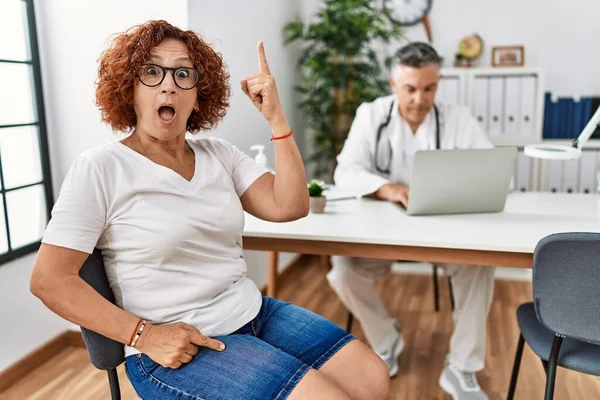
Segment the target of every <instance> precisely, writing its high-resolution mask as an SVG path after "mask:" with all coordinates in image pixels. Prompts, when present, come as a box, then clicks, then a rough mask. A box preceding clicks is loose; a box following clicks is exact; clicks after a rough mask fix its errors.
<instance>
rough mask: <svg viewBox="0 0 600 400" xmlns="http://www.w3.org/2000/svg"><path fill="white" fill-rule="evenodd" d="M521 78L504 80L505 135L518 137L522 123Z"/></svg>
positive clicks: (514, 77) (510, 77)
mask: <svg viewBox="0 0 600 400" xmlns="http://www.w3.org/2000/svg"><path fill="white" fill-rule="evenodd" d="M521 96H522V95H521V78H520V77H518V76H507V77H506V78H504V110H503V111H504V112H503V115H504V134H505V135H511V136H514V135H518V134H519V132H520V122H521Z"/></svg>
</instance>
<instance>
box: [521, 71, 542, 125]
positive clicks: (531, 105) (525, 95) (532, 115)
mask: <svg viewBox="0 0 600 400" xmlns="http://www.w3.org/2000/svg"><path fill="white" fill-rule="evenodd" d="M537 90H538V88H537V77H535V76H524V77H522V78H521V121H520V127H519V133H520V135H521V136H533V135H534V134H535V132H534V129H535V126H536V125H537V124H536V123H535V122H536V121H535V119H536V115H537V113H536V108H537V105H536V101H537Z"/></svg>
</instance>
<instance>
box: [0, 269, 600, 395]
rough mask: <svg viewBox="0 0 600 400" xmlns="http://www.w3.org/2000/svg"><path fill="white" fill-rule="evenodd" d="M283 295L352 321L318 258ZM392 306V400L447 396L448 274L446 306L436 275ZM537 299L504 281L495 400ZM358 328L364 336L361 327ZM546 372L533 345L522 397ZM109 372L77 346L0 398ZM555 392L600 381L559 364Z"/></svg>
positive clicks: (591, 388)
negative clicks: (396, 326)
mask: <svg viewBox="0 0 600 400" xmlns="http://www.w3.org/2000/svg"><path fill="white" fill-rule="evenodd" d="M286 282H287V283H286V284H284V285H283V287H282V288H281V291H280V295H279V298H281V299H283V300H287V301H291V302H293V303H295V304H297V305H300V306H303V307H306V308H308V309H310V310H312V311H314V312H317V313H318V314H320V315H323V316H324V317H326V318H328V319H330V320H331V321H333V322H334V323H336V324H338V325H340V326H344V324H345V319H346V310H345V308H344V307H343V306H342V305H341V304H340V302H339V300H338V299H337V297H336V295H335V294H334V293H333V292H332V291H331V290H330V288H329V286H328V284H327V282H326V281H325V279H324V273H323V272H322V270H321V267H320V264H319V262H318V260H317V259H314V260H313V261H311V263H310V264H309V265H307V266H306V268H303V269H300V270H296V271H294V272H292V273H291V275H290V279H289V280H287V281H286ZM379 289H380V291H381V294H382V295H383V298H384V299H385V303H386V305H387V306H388V309H389V310H390V312H391V313H392V314H393V315H395V316H396V318H397V319H398V321H399V323H400V326H401V327H402V330H403V332H404V339H405V340H406V343H407V345H406V348H405V350H404V351H403V353H402V354H401V355H400V359H399V362H400V372H399V374H398V376H397V377H396V378H394V379H393V380H392V393H391V396H390V398H391V399H403V400H413V399H414V400H416V399H419V400H420V399H446V400H450V397H449V396H447V395H445V394H444V393H443V392H442V390H441V389H440V388H439V386H438V383H437V380H438V377H439V374H440V372H441V369H442V363H443V361H444V357H445V355H446V353H447V350H448V340H449V337H450V334H451V331H452V315H451V312H450V301H449V298H448V291H447V285H445V279H444V278H440V290H441V291H440V298H441V310H440V312H438V313H436V312H434V311H433V302H432V298H433V294H432V290H433V286H432V281H431V277H429V276H415V275H390V276H389V277H388V279H383V280H382V281H381V283H380V287H379ZM530 298H531V285H530V284H527V283H521V282H508V281H498V282H497V283H496V290H495V296H494V302H493V305H492V310H491V313H490V317H489V320H488V346H487V358H486V368H485V370H484V371H482V372H481V373H479V374H478V377H479V381H480V383H481V385H482V387H483V388H484V389H485V391H486V392H487V393H488V395H489V397H490V399H493V400H500V399H505V398H506V391H507V388H508V382H509V379H510V372H511V368H512V362H513V357H514V350H515V347H516V344H517V338H518V329H517V325H516V320H515V310H516V307H517V306H518V305H519V304H521V303H522V302H525V301H528V300H529V299H530ZM353 333H354V334H355V335H356V336H358V337H359V338H360V339H364V336H363V335H362V332H361V330H360V326H359V325H358V324H355V329H354V331H353ZM119 378H120V382H121V391H122V393H123V399H124V400H126V399H136V398H137V397H136V395H135V392H134V390H133V388H132V387H131V385H130V384H129V381H128V380H127V378H126V376H125V374H124V371H123V367H122V366H121V368H120V370H119ZM544 382H545V375H544V370H543V368H542V365H541V363H540V362H539V359H537V357H536V356H535V355H534V354H533V353H532V352H531V351H530V350H529V348H527V347H526V350H525V352H524V355H523V363H522V367H521V374H520V376H519V385H518V387H517V394H516V399H527V400H529V399H542V398H543V389H544ZM109 398H110V396H109V393H108V381H107V379H106V374H105V373H104V372H101V371H98V370H96V369H95V368H94V367H93V366H92V365H91V364H90V363H89V361H88V358H87V353H86V351H85V349H84V348H69V349H66V350H64V351H63V352H62V353H61V354H59V355H57V356H56V357H55V359H54V360H52V361H51V362H49V363H46V364H44V365H42V366H40V367H39V368H38V369H37V370H35V371H33V372H32V373H31V374H30V375H29V376H28V377H26V378H24V379H23V380H22V381H20V382H18V383H17V384H15V385H14V386H13V387H11V388H10V389H9V390H8V391H6V392H4V393H0V399H2V400H9V399H15V400H16V399H19V400H22V399H35V400H52V399H61V400H62V399H68V400H71V399H77V400H87V399H90V400H92V399H94V400H95V399H98V400H104V399H109ZM555 398H556V399H561V400H574V399H600V381H599V380H598V378H596V377H592V376H589V375H584V374H578V373H575V372H571V371H566V370H559V373H558V378H557V386H556V392H555Z"/></svg>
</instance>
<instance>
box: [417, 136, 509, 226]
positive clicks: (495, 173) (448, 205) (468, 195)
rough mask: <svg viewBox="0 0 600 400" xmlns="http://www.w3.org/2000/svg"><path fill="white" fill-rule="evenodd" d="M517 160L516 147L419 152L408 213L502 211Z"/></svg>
mask: <svg viewBox="0 0 600 400" xmlns="http://www.w3.org/2000/svg"><path fill="white" fill-rule="evenodd" d="M516 157H517V148H516V147H499V148H492V149H465V150H427V151H417V152H416V154H415V160H414V166H413V172H412V178H411V185H410V195H409V201H408V208H407V210H406V213H407V214H408V215H430V214H460V213H484V212H500V211H503V210H504V206H505V204H506V197H507V195H508V192H509V189H510V184H511V179H512V177H513V175H514V169H515V160H516Z"/></svg>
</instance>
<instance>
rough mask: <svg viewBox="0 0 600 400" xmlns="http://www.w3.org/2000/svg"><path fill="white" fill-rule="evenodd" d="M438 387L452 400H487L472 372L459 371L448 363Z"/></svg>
mask: <svg viewBox="0 0 600 400" xmlns="http://www.w3.org/2000/svg"><path fill="white" fill-rule="evenodd" d="M440 386H441V387H442V389H444V391H445V392H446V393H448V394H449V395H450V396H452V399H453V400H488V397H487V396H486V394H485V393H483V391H482V390H481V387H480V386H479V383H478V382H477V377H476V376H475V373H474V372H465V371H461V370H459V369H457V368H455V367H453V366H452V365H450V364H449V363H448V362H446V365H445V367H444V370H443V371H442V375H441V376H440Z"/></svg>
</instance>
